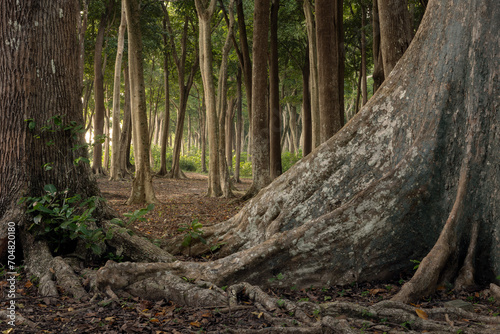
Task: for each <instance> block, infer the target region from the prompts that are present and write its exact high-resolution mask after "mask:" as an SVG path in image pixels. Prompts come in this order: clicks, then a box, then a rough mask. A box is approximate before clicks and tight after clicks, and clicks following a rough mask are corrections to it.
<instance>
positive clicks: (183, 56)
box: [162, 3, 199, 178]
mask: <svg viewBox="0 0 500 334" xmlns="http://www.w3.org/2000/svg"><path fill="white" fill-rule="evenodd" d="M162 8H163V14H164V15H165V22H166V24H167V29H168V35H169V39H170V48H171V52H172V58H173V60H174V62H175V65H176V67H177V83H178V85H179V105H178V108H177V128H176V129H175V143H174V150H173V152H172V169H171V171H170V175H169V176H170V177H172V178H181V177H182V176H183V175H182V173H181V169H180V157H181V147H182V134H183V132H184V120H185V118H186V108H187V101H188V97H189V91H190V90H191V87H192V86H193V81H194V76H195V74H196V72H197V70H198V65H199V59H198V58H199V56H198V52H199V50H198V49H196V51H194V52H193V53H194V61H192V63H191V69H190V70H189V73H188V74H187V78H186V77H185V76H186V73H187V70H188V67H187V66H188V59H187V55H188V53H190V52H189V49H188V30H189V24H190V22H191V20H192V19H191V17H190V16H189V15H187V14H186V15H185V16H184V20H183V21H184V24H183V27H182V35H181V37H180V39H181V41H180V50H181V52H180V54H179V53H178V52H177V47H176V45H175V39H174V37H175V36H176V35H178V34H176V33H174V30H173V27H172V23H171V22H170V14H169V13H168V8H167V7H166V6H165V5H164V4H163V3H162Z"/></svg>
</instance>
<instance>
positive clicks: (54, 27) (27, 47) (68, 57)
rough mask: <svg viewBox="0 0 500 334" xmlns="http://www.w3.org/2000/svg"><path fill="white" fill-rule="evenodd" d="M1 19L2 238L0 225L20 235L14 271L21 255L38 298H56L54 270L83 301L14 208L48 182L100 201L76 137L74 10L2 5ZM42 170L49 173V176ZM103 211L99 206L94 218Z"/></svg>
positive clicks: (71, 5)
mask: <svg viewBox="0 0 500 334" xmlns="http://www.w3.org/2000/svg"><path fill="white" fill-rule="evenodd" d="M0 16H1V18H0V68H2V70H1V71H0V115H1V118H2V122H1V123H0V135H1V137H2V141H1V142H0V150H1V152H2V159H1V160H0V171H1V173H0V231H1V232H2V235H1V236H0V238H3V236H4V234H3V233H4V229H3V227H4V226H6V225H7V224H8V222H13V223H15V226H16V236H17V237H19V238H18V239H17V240H16V241H17V242H16V249H15V251H16V253H15V255H16V256H15V260H14V262H15V265H16V266H19V265H20V264H21V260H23V258H22V257H21V253H22V255H23V256H24V261H25V264H26V269H27V270H28V271H29V272H30V273H31V274H34V275H36V276H37V277H39V278H40V281H39V282H40V284H39V291H40V293H42V294H43V293H45V294H54V293H55V294H57V289H56V283H55V282H54V281H53V280H52V276H53V274H52V273H51V272H50V271H49V268H55V269H56V270H57V271H56V277H57V280H58V281H59V282H58V284H59V285H63V286H64V288H65V289H67V291H68V293H73V292H75V296H77V297H83V294H86V293H83V294H82V290H81V287H80V289H79V290H78V291H76V290H73V289H71V287H70V286H69V285H68V284H66V283H67V280H66V279H65V278H67V277H68V276H67V275H65V273H66V270H65V269H66V266H64V265H61V263H60V261H59V260H56V259H53V258H52V255H51V254H50V251H49V248H48V246H47V244H46V243H45V242H42V241H40V240H34V238H33V237H32V236H31V234H30V233H29V232H28V227H29V226H30V225H31V224H32V223H33V221H32V220H31V219H30V217H29V215H26V213H25V212H24V210H25V207H23V206H21V205H19V204H18V201H19V199H20V198H21V197H22V196H31V197H38V196H41V195H43V194H45V192H44V190H43V188H44V186H45V185H47V184H53V185H54V186H55V188H56V189H57V190H59V191H64V190H65V189H68V196H74V195H75V194H80V195H81V196H82V197H83V198H88V197H90V196H94V195H97V196H98V195H100V191H99V189H98V187H97V183H96V182H95V180H93V178H91V176H90V174H91V170H90V166H89V165H88V164H87V163H84V162H83V160H81V159H80V162H78V161H77V159H79V158H87V157H88V154H87V150H86V147H85V145H83V144H84V138H83V134H82V133H81V132H80V131H79V128H83V124H84V123H83V122H84V121H83V117H82V112H81V111H82V105H81V88H82V82H81V81H80V77H79V58H78V57H75V50H78V49H79V41H78V31H77V30H76V26H77V22H78V20H79V19H80V18H79V4H78V1H53V0H51V1H25V2H23V4H22V5H19V3H18V4H17V5H16V3H15V2H10V3H9V2H2V3H1V4H0ZM9 22H10V23H9ZM13 22H15V23H14V24H13ZM34 23H35V24H34ZM46 127H48V128H49V129H50V130H49V131H47V130H44V129H46ZM54 148H57V149H54ZM75 162H76V163H75ZM45 164H50V166H51V167H52V169H50V170H46V169H45V168H44V165H45ZM103 212H104V210H103V207H102V206H101V205H99V206H98V210H97V211H96V212H95V214H96V217H99V216H102V215H103ZM21 249H22V252H21ZM73 276H75V275H74V273H73Z"/></svg>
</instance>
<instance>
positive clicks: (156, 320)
mask: <svg viewBox="0 0 500 334" xmlns="http://www.w3.org/2000/svg"><path fill="white" fill-rule="evenodd" d="M149 321H150V322H160V320H158V319H156V318H153V319H150V320H149Z"/></svg>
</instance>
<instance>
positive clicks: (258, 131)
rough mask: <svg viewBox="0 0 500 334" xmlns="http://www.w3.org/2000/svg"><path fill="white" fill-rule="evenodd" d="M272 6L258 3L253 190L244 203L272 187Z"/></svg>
mask: <svg viewBox="0 0 500 334" xmlns="http://www.w3.org/2000/svg"><path fill="white" fill-rule="evenodd" d="M269 4H270V0H256V1H255V9H254V28H253V49H252V55H253V65H252V73H253V74H252V116H251V122H252V126H251V130H252V136H251V138H252V155H253V157H252V186H251V187H250V189H249V190H248V191H247V193H246V194H245V195H244V196H243V199H247V198H250V197H252V196H254V195H255V194H257V193H258V192H259V191H260V190H261V189H262V188H264V187H265V186H267V185H268V184H269V183H271V175H270V163H269V112H268V109H269V108H268V99H267V87H268V84H267V77H268V76H267V58H268V57H267V49H268V33H269V15H270V9H269Z"/></svg>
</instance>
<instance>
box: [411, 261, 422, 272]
mask: <svg viewBox="0 0 500 334" xmlns="http://www.w3.org/2000/svg"><path fill="white" fill-rule="evenodd" d="M410 262H412V263H415V265H414V266H413V270H417V269H418V267H419V266H420V261H419V260H410Z"/></svg>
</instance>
